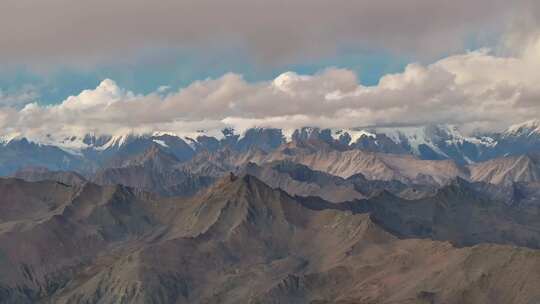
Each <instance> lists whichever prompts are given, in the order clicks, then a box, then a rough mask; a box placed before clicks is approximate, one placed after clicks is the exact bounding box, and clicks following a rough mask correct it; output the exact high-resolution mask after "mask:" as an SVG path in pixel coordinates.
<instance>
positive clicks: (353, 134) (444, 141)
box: [0, 120, 540, 175]
mask: <svg viewBox="0 0 540 304" xmlns="http://www.w3.org/2000/svg"><path fill="white" fill-rule="evenodd" d="M287 142H299V143H309V144H310V145H312V146H314V147H321V148H322V147H326V148H331V149H339V150H348V149H361V150H366V151H372V152H381V153H392V154H413V155H415V156H417V157H418V158H420V159H429V160H437V159H452V160H454V161H456V162H457V163H458V164H471V163H476V162H480V161H485V160H489V159H492V158H496V157H501V156H507V155H522V154H528V153H534V152H536V151H539V150H540V120H532V121H527V122H524V123H521V124H516V125H513V126H511V127H509V128H508V129H507V130H505V131H503V132H501V133H492V134H487V135H485V134H484V135H477V136H465V135H463V134H462V133H461V132H460V131H459V128H458V127H456V126H452V125H429V126H421V127H402V128H367V129H349V130H344V129H320V128H314V127H305V128H301V129H297V130H293V131H291V130H288V131H286V130H281V129H275V128H252V129H248V130H246V131H244V132H242V133H240V134H238V133H236V132H235V131H234V130H233V129H225V130H223V132H222V135H221V136H210V135H207V134H205V133H204V132H202V131H201V132H200V133H199V134H197V136H178V135H175V134H167V133H153V134H143V135H136V134H129V133H128V134H120V135H114V136H112V135H101V136H96V135H91V134H87V135H85V136H68V137H66V136H64V137H62V138H56V137H55V136H54V135H50V136H48V137H47V138H44V139H28V138H25V137H9V138H3V140H2V144H1V145H0V173H1V174H4V175H5V174H11V173H12V172H14V171H16V170H18V169H20V168H23V167H27V166H42V167H47V168H50V169H55V170H77V171H79V172H85V171H87V172H90V171H93V170H96V168H98V167H100V166H102V165H104V164H107V163H109V162H111V161H114V160H115V159H121V158H125V157H128V156H130V155H136V154H140V153H142V152H144V151H146V150H147V149H149V148H150V147H151V146H155V145H157V146H158V147H160V148H161V149H163V150H164V151H165V152H168V153H170V154H172V155H174V156H175V157H176V158H177V159H178V160H180V161H187V160H189V159H191V158H192V157H193V156H194V155H196V154H197V153H199V152H201V151H210V152H212V151H216V150H218V149H222V148H228V149H231V150H233V151H237V152H246V151H248V150H250V149H259V150H262V151H264V152H270V151H272V150H274V149H276V148H277V147H279V146H280V145H282V144H285V143H287Z"/></svg>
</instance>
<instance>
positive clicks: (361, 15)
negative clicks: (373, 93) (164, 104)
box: [0, 0, 539, 65]
mask: <svg viewBox="0 0 540 304" xmlns="http://www.w3.org/2000/svg"><path fill="white" fill-rule="evenodd" d="M538 12H539V5H538V1H535V0H515V1H507V0H475V1H466V0H454V1H426V0H408V1H395V0H379V1H371V0H356V1H350V0H333V1H328V0H294V1H284V0H228V1H215V0H161V1H157V2H156V1H154V2H151V3H150V2H148V1H146V0H116V1H105V0H94V1H72V0H46V1H30V0H3V1H0V45H1V46H2V56H0V64H9V63H24V64H31V63H37V64H45V63H46V62H49V63H50V62H52V63H53V64H59V63H62V64H64V63H75V64H85V63H86V64H90V65H91V64H92V63H96V62H101V61H104V60H105V61H106V60H111V61H113V62H115V61H118V60H122V59H125V58H127V57H130V56H135V55H136V53H137V52H140V51H142V50H148V49H159V48H162V49H169V50H170V49H175V48H180V49H197V50H203V49H207V48H219V47H223V46H226V47H237V48H245V49H246V50H247V51H248V53H249V54H250V55H251V56H253V57H254V59H255V60H256V61H259V62H263V63H276V62H278V63H281V62H292V61H295V60H296V59H298V58H306V57H307V58H317V56H321V55H324V54H331V53H333V52H336V51H337V49H338V48H343V49H354V50H358V49H374V50H378V49H384V50H389V51H390V52H394V53H399V54H400V55H401V54H403V53H405V54H410V55H414V56H415V57H417V58H421V57H422V56H423V55H427V56H440V55H441V54H448V53H452V52H455V51H458V50H462V49H463V47H464V43H466V41H468V40H471V39H480V40H482V39H483V38H485V37H483V36H490V35H497V34H500V33H501V32H505V31H506V30H507V29H509V28H511V29H512V32H519V33H527V32H528V30H526V29H527V28H528V27H530V26H533V27H534V26H535V24H534V21H536V20H538V17H539V16H538ZM527 20H531V21H527ZM518 36H519V35H514V36H513V37H514V38H516V39H517V38H518ZM520 39H521V38H520Z"/></svg>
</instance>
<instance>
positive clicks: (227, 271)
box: [0, 175, 540, 303]
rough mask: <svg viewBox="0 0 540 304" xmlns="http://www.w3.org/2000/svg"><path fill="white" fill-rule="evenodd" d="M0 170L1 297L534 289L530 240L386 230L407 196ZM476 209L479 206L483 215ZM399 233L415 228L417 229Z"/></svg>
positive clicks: (395, 298) (192, 298) (235, 180)
mask: <svg viewBox="0 0 540 304" xmlns="http://www.w3.org/2000/svg"><path fill="white" fill-rule="evenodd" d="M0 181H1V183H0V191H1V192H2V194H5V193H11V194H12V196H9V197H7V196H5V195H2V196H0V197H2V198H1V199H0V208H1V209H2V210H0V211H2V212H1V214H3V217H2V220H1V221H2V222H1V227H2V229H1V230H0V252H1V255H0V257H1V259H0V267H1V268H0V269H1V271H2V273H3V274H4V275H3V276H2V277H0V300H1V302H3V303H531V302H534V301H537V300H538V299H540V291H539V290H538V288H537V285H538V282H539V280H540V253H539V252H538V251H536V250H533V249H527V248H519V247H512V246H507V245H474V246H473V247H463V248H456V247H453V246H452V245H451V244H450V243H448V242H441V241H433V240H430V239H414V238H411V239H409V238H408V237H410V236H408V235H406V234H401V235H398V236H394V235H392V233H390V232H389V231H391V230H392V229H389V228H392V227H389V225H388V223H395V222H398V223H400V225H405V226H402V227H401V228H403V229H402V230H401V231H407V230H406V228H407V227H408V226H407V225H408V223H409V222H410V219H411V213H408V212H406V211H405V212H404V211H403V210H406V208H407V207H406V206H405V205H404V204H405V203H399V202H394V203H392V202H390V203H388V204H387V205H385V206H382V207H381V208H382V211H379V210H377V206H378V205H380V204H378V203H373V204H372V206H371V207H369V208H367V207H365V209H364V210H360V209H356V210H353V209H350V210H347V209H346V208H337V207H339V204H338V205H336V204H335V203H334V204H332V203H324V201H320V200H317V201H310V199H304V200H303V201H298V200H297V199H296V198H292V197H291V196H289V195H287V194H286V193H285V192H283V191H281V190H279V189H272V188H270V187H269V186H267V185H266V184H264V183H262V182H261V181H260V180H258V179H256V178H255V177H252V176H249V175H246V176H243V177H237V176H234V175H231V176H229V177H227V178H224V179H222V180H220V181H218V182H217V183H216V184H215V185H214V186H212V187H211V188H210V189H208V190H207V191H206V192H205V193H203V194H201V195H198V196H195V197H193V198H190V199H179V198H168V199H160V198H157V197H155V196H153V195H149V194H146V193H144V192H139V191H134V190H132V189H130V188H125V187H119V186H114V187H101V186H97V185H93V184H85V185H84V186H81V187H78V186H74V187H73V186H67V185H63V184H58V183H54V182H38V183H28V182H23V181H20V180H15V179H3V180H0ZM460 191H461V190H460ZM448 195H449V194H448ZM449 196H451V195H449ZM441 199H442V198H441ZM306 200H307V202H308V203H306ZM450 201H451V200H450V199H449V200H448V201H444V200H443V201H441V203H440V204H438V205H436V206H434V207H433V208H434V209H431V210H438V211H437V213H434V214H436V216H435V217H434V218H433V219H436V222H439V221H443V220H444V219H445V218H446V217H448V220H447V222H452V219H453V217H452V214H454V211H453V210H454V209H455V207H453V206H452V205H451V204H450V203H449V202H450ZM310 202H311V203H310ZM314 204H318V205H317V206H319V207H321V206H322V207H324V208H314V207H313V206H312V205H314ZM357 204H358V203H357ZM360 204H366V203H365V202H364V203H360ZM416 204H421V203H416ZM426 204H427V202H426ZM463 204H464V205H466V203H463ZM398 205H399V206H398ZM13 206H19V207H18V208H15V209H14V207H13ZM20 206H24V208H22V207H20ZM306 206H307V207H306ZM326 206H333V207H332V208H326ZM366 206H369V205H366ZM442 206H445V208H441V207H442ZM482 207H483V205H480V206H478V207H477V208H480V210H479V212H480V213H482V212H488V213H490V212H491V211H489V209H487V210H488V211H482V209H481V208H482ZM362 208H364V207H362ZM394 208H396V209H394ZM404 208H405V209H404ZM8 211H9V212H8ZM398 211H399V212H398ZM358 212H369V213H358ZM427 212H432V211H427ZM6 214H7V215H6ZM402 215H403V218H401V219H400V217H401V216H402ZM372 219H373V220H372ZM385 219H387V221H386V222H385ZM414 222H415V220H413V223H414ZM377 223H382V224H381V225H382V227H386V229H383V228H381V226H379V224H377ZM486 224H487V225H488V226H487V227H486V231H487V230H489V229H488V227H489V228H491V223H489V222H487V223H486ZM459 227H460V226H457V228H456V229H459ZM401 228H400V229H401ZM407 229H408V228H407ZM410 231H412V232H413V234H414V233H415V232H416V229H415V228H414V226H412V228H410ZM531 231H534V230H533V229H531ZM531 233H532V232H531ZM448 235H450V236H451V235H452V234H440V235H439V237H438V238H440V239H444V238H445V236H448ZM480 236H482V235H480ZM510 236H511V235H510ZM422 237H425V236H424V235H422ZM478 241H481V240H478Z"/></svg>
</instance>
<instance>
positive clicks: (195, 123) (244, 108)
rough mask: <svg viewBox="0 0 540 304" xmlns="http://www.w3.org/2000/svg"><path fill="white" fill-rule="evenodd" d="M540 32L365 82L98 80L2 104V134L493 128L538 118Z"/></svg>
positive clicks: (328, 78)
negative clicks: (509, 47) (58, 97)
mask: <svg viewBox="0 0 540 304" xmlns="http://www.w3.org/2000/svg"><path fill="white" fill-rule="evenodd" d="M538 79H540V40H537V42H536V43H532V44H530V45H529V46H528V47H527V48H526V49H525V50H524V51H523V52H521V54H520V55H519V56H513V57H501V56H496V55H493V54H492V53H490V52H489V50H478V51H474V52H468V53H464V54H460V55H454V56H450V57H447V58H444V59H441V60H439V61H437V62H435V63H433V64H430V65H421V64H410V65H408V66H407V67H406V68H405V70H404V71H403V72H401V73H397V74H389V75H385V76H384V77H382V78H381V79H380V82H379V84H378V85H376V86H364V85H362V84H360V83H359V81H358V79H357V77H356V75H355V74H354V73H353V72H352V71H350V70H346V69H335V68H329V69H327V70H323V71H321V72H319V73H316V74H314V75H298V74H296V73H293V72H286V73H283V74H281V75H280V76H278V77H277V78H275V79H273V80H272V81H263V82H255V83H250V82H247V81H245V80H244V79H243V78H242V76H241V75H238V74H225V75H223V76H222V77H220V78H217V79H206V80H201V81H196V82H193V83H192V84H190V85H189V86H187V87H184V88H182V89H180V90H178V91H167V90H163V89H161V88H160V89H157V90H156V92H155V93H151V94H148V95H140V94H136V93H133V92H130V91H127V90H125V89H122V88H120V87H118V85H117V84H116V83H115V82H114V81H113V80H109V79H107V80H104V81H103V82H102V83H101V84H100V85H99V86H98V87H97V88H95V89H92V90H86V91H83V92H81V93H80V94H79V95H77V96H72V97H69V98H67V99H66V100H64V101H63V102H62V103H60V104H57V105H51V106H41V105H38V104H37V103H30V104H27V105H26V106H24V107H23V108H22V109H17V108H16V107H9V106H4V107H3V108H1V109H0V128H1V130H2V132H3V135H4V136H14V135H22V136H27V137H29V138H45V137H46V136H47V134H54V135H62V136H71V135H83V134H87V133H94V134H112V135H115V134H119V133H126V132H134V133H146V132H171V133H176V134H179V135H193V134H196V133H197V131H198V130H206V131H208V132H209V133H211V134H212V133H214V134H215V133H219V131H220V130H221V129H222V128H224V127H229V126H233V127H235V128H236V129H238V130H243V129H246V128H248V127H254V126H258V127H279V128H285V129H293V128H298V127H302V126H318V127H329V128H347V129H351V128H355V127H366V126H398V125H424V124H429V123H452V124H457V125H460V126H462V127H463V128H465V129H468V130H472V129H475V128H481V129H483V130H494V129H498V128H503V127H506V126H508V125H509V124H512V123H517V122H522V121H525V120H528V119H533V118H538V117H540V88H539V87H538Z"/></svg>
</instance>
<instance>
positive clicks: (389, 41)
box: [0, 0, 540, 138]
mask: <svg viewBox="0 0 540 304" xmlns="http://www.w3.org/2000/svg"><path fill="white" fill-rule="evenodd" d="M539 22H540V4H539V3H538V2H537V1H533V0H517V1H502V0H476V1H465V0H455V1H439V0H436V1H433V0H429V1H428V0H406V1H394V0H392V1H390V0H380V1H368V0H356V1H351V0H332V1H329V0H289V1H283V0H264V1H263V0H227V1H216V0H197V1H195V0H189V1H188V0H161V1H152V2H149V1H143V0H116V1H104V0H95V1H71V0H43V1H30V0H3V1H1V2H0V47H1V52H0V127H1V128H0V129H1V131H0V132H1V133H2V134H1V135H2V136H27V137H29V138H44V137H47V136H48V135H49V136H50V134H57V135H58V136H69V135H81V134H85V133H90V132H91V133H99V134H113V135H114V134H116V133H123V132H156V131H159V132H172V133H177V134H192V133H196V132H197V131H198V130H206V131H208V132H210V133H211V132H219V130H221V129H222V128H224V127H229V126H232V127H234V128H236V129H238V130H243V129H246V128H249V127H255V126H257V127H283V128H297V127H302V126H318V127H331V128H359V127H372V126H421V125H425V124H432V123H441V124H445V123H448V124H456V125H458V126H460V127H462V128H463V129H464V130H469V131H471V130H484V131H492V130H501V129H504V128H505V127H507V126H508V125H511V124H514V123H519V122H522V121H525V120H530V119H536V118H540V88H539V86H538V84H537V83H538V81H537V80H538V79H540V24H539Z"/></svg>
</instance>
